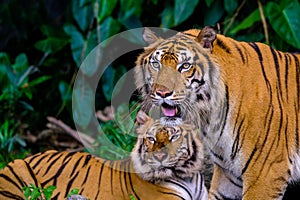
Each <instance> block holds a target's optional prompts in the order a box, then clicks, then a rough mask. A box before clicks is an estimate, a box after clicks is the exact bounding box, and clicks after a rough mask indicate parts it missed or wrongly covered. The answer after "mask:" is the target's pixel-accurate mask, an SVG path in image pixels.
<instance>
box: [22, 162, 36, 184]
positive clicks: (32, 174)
mask: <svg viewBox="0 0 300 200" xmlns="http://www.w3.org/2000/svg"><path fill="white" fill-rule="evenodd" d="M25 165H26V167H27V170H28V172H29V173H30V176H31V178H32V179H33V180H34V184H35V185H36V186H38V180H37V179H36V175H35V174H34V172H33V171H32V168H31V167H30V166H29V164H28V163H27V162H25Z"/></svg>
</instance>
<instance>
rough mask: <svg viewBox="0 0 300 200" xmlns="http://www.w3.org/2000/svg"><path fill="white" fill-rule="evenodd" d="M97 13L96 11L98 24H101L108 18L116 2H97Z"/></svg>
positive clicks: (106, 0) (107, 0) (103, 0)
mask: <svg viewBox="0 0 300 200" xmlns="http://www.w3.org/2000/svg"><path fill="white" fill-rule="evenodd" d="M98 2H99V11H98V23H99V24H101V23H102V22H103V20H104V19H105V18H106V17H108V16H110V15H111V13H112V11H113V10H114V8H115V6H116V5H117V2H118V0H98Z"/></svg>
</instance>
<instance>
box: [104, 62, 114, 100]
mask: <svg viewBox="0 0 300 200" xmlns="http://www.w3.org/2000/svg"><path fill="white" fill-rule="evenodd" d="M115 75H116V70H115V69H114V68H113V67H112V66H111V65H110V66H109V67H107V68H106V70H105V72H104V73H103V75H102V77H101V80H102V82H101V83H102V84H101V86H102V91H103V94H104V97H105V99H106V101H108V102H109V101H110V100H111V95H112V92H113V89H114V82H113V80H114V77H115Z"/></svg>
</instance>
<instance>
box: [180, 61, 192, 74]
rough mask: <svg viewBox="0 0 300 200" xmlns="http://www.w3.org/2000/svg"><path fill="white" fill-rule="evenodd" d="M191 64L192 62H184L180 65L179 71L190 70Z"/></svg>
mask: <svg viewBox="0 0 300 200" xmlns="http://www.w3.org/2000/svg"><path fill="white" fill-rule="evenodd" d="M191 66H192V65H191V64H190V63H183V64H182V65H181V66H180V67H179V69H178V70H179V72H185V71H188V70H189V69H190V68H191Z"/></svg>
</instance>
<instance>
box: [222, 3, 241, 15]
mask: <svg viewBox="0 0 300 200" xmlns="http://www.w3.org/2000/svg"><path fill="white" fill-rule="evenodd" d="M224 6H225V10H226V11H227V13H229V14H231V15H232V14H233V13H234V11H235V10H236V9H237V7H238V1H237V0H224Z"/></svg>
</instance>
